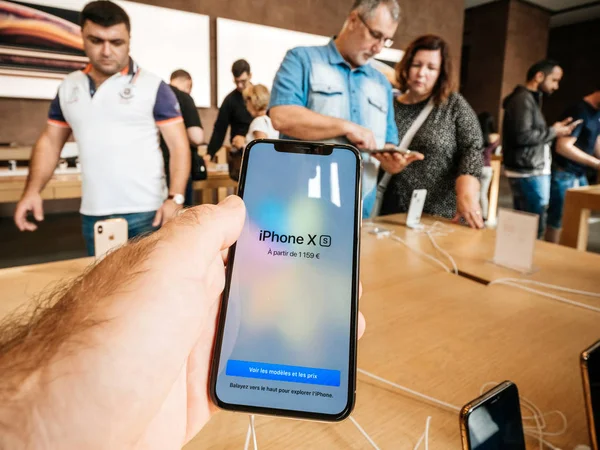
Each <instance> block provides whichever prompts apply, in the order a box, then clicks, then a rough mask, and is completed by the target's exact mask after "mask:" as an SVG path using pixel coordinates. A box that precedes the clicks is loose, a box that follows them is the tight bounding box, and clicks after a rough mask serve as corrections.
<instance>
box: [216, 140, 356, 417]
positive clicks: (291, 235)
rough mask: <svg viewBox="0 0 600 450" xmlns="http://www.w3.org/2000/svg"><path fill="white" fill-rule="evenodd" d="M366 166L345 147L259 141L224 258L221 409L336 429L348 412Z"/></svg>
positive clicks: (245, 166) (250, 150)
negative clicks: (238, 227)
mask: <svg viewBox="0 0 600 450" xmlns="http://www.w3.org/2000/svg"><path fill="white" fill-rule="evenodd" d="M360 179H361V159H360V154H359V152H358V150H356V149H355V148H354V147H351V146H347V145H337V144H316V143H306V142H294V141H281V140H258V141H253V142H251V143H250V144H249V145H248V146H247V147H246V150H245V152H244V157H243V161H242V168H241V175H240V184H239V195H240V196H241V197H242V198H243V199H244V202H245V204H246V222H245V224H244V228H243V230H242V233H241V235H240V237H239V239H238V241H237V243H236V244H235V245H234V246H233V247H232V248H231V249H230V251H229V256H228V263H227V271H226V282H225V289H224V291H223V297H222V301H221V308H220V313H219V320H218V328H217V337H216V342H215V348H214V354H213V361H212V367H211V373H210V383H209V386H210V389H209V390H210V395H211V397H212V400H213V402H214V403H215V404H216V405H217V406H218V407H220V408H222V409H225V410H231V411H240V412H244V413H251V414H268V415H278V416H286V417H292V418H301V419H312V420H319V421H340V420H343V419H344V418H346V417H348V416H349V415H350V413H351V411H352V408H353V406H354V397H355V386H356V339H357V323H358V322H357V320H358V318H357V315H358V283H359V252H360V218H361V216H362V214H361V183H360Z"/></svg>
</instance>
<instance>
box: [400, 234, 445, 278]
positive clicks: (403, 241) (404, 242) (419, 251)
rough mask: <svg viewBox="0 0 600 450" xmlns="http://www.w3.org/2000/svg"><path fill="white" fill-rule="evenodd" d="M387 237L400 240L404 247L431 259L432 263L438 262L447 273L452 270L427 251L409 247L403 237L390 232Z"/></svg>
mask: <svg viewBox="0 0 600 450" xmlns="http://www.w3.org/2000/svg"><path fill="white" fill-rule="evenodd" d="M389 238H390V239H393V240H394V241H398V242H400V243H401V244H404V245H405V246H406V247H408V248H409V249H410V250H412V251H413V252H415V253H417V254H419V255H421V256H424V257H425V258H427V259H430V260H431V261H433V262H434V263H436V264H439V265H440V266H441V267H442V269H444V270H445V271H446V272H448V273H451V272H452V270H450V267H448V266H447V265H446V264H444V263H443V262H442V261H440V260H439V259H437V258H436V257H434V256H431V255H429V254H428V253H425V252H422V251H421V250H418V249H416V248H414V247H411V246H410V245H408V244H407V243H406V241H405V240H404V239H402V238H401V237H400V236H396V235H395V234H392V235H390V236H389Z"/></svg>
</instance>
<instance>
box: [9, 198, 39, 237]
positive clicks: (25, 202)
mask: <svg viewBox="0 0 600 450" xmlns="http://www.w3.org/2000/svg"><path fill="white" fill-rule="evenodd" d="M29 211H33V217H35V220H37V221H38V222H41V221H42V220H44V207H43V200H42V196H41V195H40V194H39V192H24V193H23V197H21V200H19V203H17V207H16V209H15V214H14V221H15V225H17V228H19V230H21V231H35V230H37V225H36V224H35V223H33V222H29V221H28V220H27V213H28V212H29Z"/></svg>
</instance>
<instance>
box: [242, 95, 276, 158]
mask: <svg viewBox="0 0 600 450" xmlns="http://www.w3.org/2000/svg"><path fill="white" fill-rule="evenodd" d="M242 95H243V96H244V101H245V102H246V109H248V112H249V113H250V115H251V116H252V117H253V118H254V119H253V120H252V123H250V128H249V129H248V134H246V136H235V137H234V138H233V140H232V141H231V142H232V144H233V146H234V147H235V148H237V149H242V148H244V147H245V146H246V144H247V143H249V142H250V141H253V140H255V139H278V138H279V131H277V130H275V128H273V124H272V123H271V118H270V117H269V116H268V115H267V108H268V107H269V100H270V98H271V94H270V93H269V89H267V87H266V86H263V85H262V84H254V85H250V86H248V87H247V88H246V89H244V92H243V93H242Z"/></svg>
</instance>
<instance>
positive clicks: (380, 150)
mask: <svg viewBox="0 0 600 450" xmlns="http://www.w3.org/2000/svg"><path fill="white" fill-rule="evenodd" d="M367 153H373V154H374V153H400V154H401V155H404V156H407V155H410V154H413V155H414V154H417V155H420V154H421V153H420V152H413V151H412V150H409V149H407V148H400V147H395V148H378V149H376V150H367Z"/></svg>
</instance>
